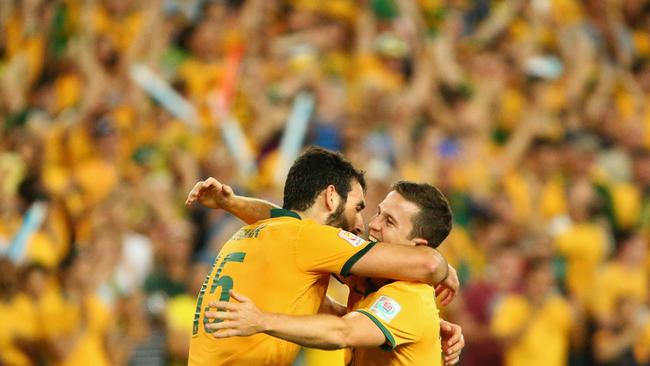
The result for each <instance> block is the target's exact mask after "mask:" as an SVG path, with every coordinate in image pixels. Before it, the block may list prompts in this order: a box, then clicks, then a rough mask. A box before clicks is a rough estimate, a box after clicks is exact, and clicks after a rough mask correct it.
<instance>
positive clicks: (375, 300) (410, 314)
mask: <svg viewBox="0 0 650 366" xmlns="http://www.w3.org/2000/svg"><path fill="white" fill-rule="evenodd" d="M354 308H355V311H357V312H360V313H362V314H363V315H365V316H367V317H368V318H370V320H372V321H373V323H375V325H377V327H378V328H379V329H381V331H382V332H383V333H384V336H385V337H386V343H385V344H384V345H383V346H381V347H377V348H355V349H354V350H353V351H352V360H351V362H350V365H357V366H360V365H363V366H373V365H377V366H378V365H382V366H389V365H391V366H396V365H429V366H440V365H442V346H441V344H440V317H439V315H438V308H437V306H436V302H435V295H434V290H433V288H432V287H431V286H429V285H426V284H423V283H415V282H406V281H395V282H392V283H389V284H387V285H384V286H382V287H381V288H380V289H379V290H377V291H376V292H373V293H371V294H370V295H368V296H366V297H365V298H363V299H362V300H360V301H359V302H358V303H357V304H356V305H355V306H354Z"/></svg>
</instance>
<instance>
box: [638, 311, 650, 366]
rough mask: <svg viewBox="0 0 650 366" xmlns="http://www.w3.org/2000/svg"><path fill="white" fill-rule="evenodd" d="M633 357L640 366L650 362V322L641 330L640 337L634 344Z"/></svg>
mask: <svg viewBox="0 0 650 366" xmlns="http://www.w3.org/2000/svg"><path fill="white" fill-rule="evenodd" d="M634 356H635V357H636V360H637V362H639V364H641V365H644V364H647V362H649V361H650V321H649V322H647V323H646V325H645V327H644V328H643V331H642V333H641V337H639V339H637V341H636V342H635V343H634Z"/></svg>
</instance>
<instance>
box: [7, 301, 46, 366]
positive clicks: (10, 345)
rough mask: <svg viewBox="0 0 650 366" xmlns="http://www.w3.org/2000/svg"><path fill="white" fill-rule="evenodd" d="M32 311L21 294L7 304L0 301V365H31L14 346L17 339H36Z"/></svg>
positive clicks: (35, 326) (29, 304)
mask: <svg viewBox="0 0 650 366" xmlns="http://www.w3.org/2000/svg"><path fill="white" fill-rule="evenodd" d="M32 310H33V308H32V306H31V302H30V300H29V299H28V298H27V297H26V296H24V295H21V294H18V295H16V296H14V297H13V298H12V299H11V300H9V301H7V302H3V301H0V324H2V326H0V363H2V364H4V365H14V366H22V365H31V364H32V363H31V361H30V360H29V358H28V357H27V356H26V355H25V354H24V353H23V352H22V351H21V350H20V349H19V348H18V347H16V346H15V345H14V341H15V340H17V339H21V338H22V339H28V340H34V339H35V338H36V334H37V324H36V320H35V319H36V318H35V317H34V316H33V314H34V312H33V311H32Z"/></svg>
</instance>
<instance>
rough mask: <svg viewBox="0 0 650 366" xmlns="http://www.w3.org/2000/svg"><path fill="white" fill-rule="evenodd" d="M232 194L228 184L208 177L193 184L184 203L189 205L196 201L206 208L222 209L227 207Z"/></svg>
mask: <svg viewBox="0 0 650 366" xmlns="http://www.w3.org/2000/svg"><path fill="white" fill-rule="evenodd" d="M234 195H235V194H234V193H233V191H232V188H231V187H230V186H229V185H227V184H223V183H221V182H219V181H218V180H216V179H214V178H212V177H210V178H208V179H206V180H204V181H200V182H198V183H196V185H194V188H192V190H191V191H190V194H189V195H187V200H185V204H186V205H188V206H189V205H191V204H192V203H194V202H198V203H200V204H202V205H203V206H205V207H208V208H214V209H223V208H226V207H228V204H229V202H230V200H231V199H232V197H233V196H234Z"/></svg>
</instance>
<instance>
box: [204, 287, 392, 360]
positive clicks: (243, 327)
mask: <svg viewBox="0 0 650 366" xmlns="http://www.w3.org/2000/svg"><path fill="white" fill-rule="evenodd" d="M231 296H232V297H233V298H234V299H235V300H237V301H238V303H236V302H219V301H214V302H211V303H210V304H209V306H211V307H213V308H217V309H219V310H220V311H209V312H206V317H208V318H214V319H220V320H223V321H222V322H219V323H210V324H208V325H207V327H208V328H209V329H211V330H214V331H215V333H213V336H214V337H216V338H228V337H245V336H250V335H253V334H256V333H265V334H268V335H271V336H274V337H277V338H281V339H284V340H287V341H290V342H293V343H297V344H299V345H302V346H304V347H311V348H320V349H328V350H332V349H341V348H349V347H377V346H381V345H382V344H384V343H385V342H386V338H385V336H384V334H383V333H382V332H381V330H380V329H379V328H378V327H377V326H376V325H375V324H374V323H373V322H372V320H370V319H369V318H368V317H366V316H364V315H363V314H360V313H356V312H352V313H349V314H347V315H345V316H344V317H337V316H334V315H329V314H316V315H309V316H292V315H284V314H271V313H264V312H262V311H260V310H259V309H258V308H257V307H256V306H255V304H253V303H252V302H251V301H250V299H248V298H247V297H245V296H243V295H240V294H237V293H235V292H232V291H231Z"/></svg>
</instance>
